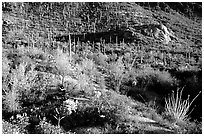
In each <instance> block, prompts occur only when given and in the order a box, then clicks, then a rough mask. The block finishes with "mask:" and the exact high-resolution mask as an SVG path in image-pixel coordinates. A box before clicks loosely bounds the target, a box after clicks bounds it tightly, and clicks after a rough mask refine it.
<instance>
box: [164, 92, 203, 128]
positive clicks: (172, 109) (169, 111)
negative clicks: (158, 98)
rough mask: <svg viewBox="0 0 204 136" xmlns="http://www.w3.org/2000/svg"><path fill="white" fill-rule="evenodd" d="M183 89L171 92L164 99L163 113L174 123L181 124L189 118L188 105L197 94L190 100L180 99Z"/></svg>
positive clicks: (189, 105)
mask: <svg viewBox="0 0 204 136" xmlns="http://www.w3.org/2000/svg"><path fill="white" fill-rule="evenodd" d="M182 93H183V89H181V91H180V92H179V89H178V90H177V92H176V93H174V92H173V93H172V94H171V96H169V97H168V98H167V99H165V102H166V104H165V110H166V111H165V113H166V115H167V116H169V119H170V121H173V122H174V123H176V124H181V123H182V124H183V123H186V122H187V121H188V120H189V114H190V113H191V111H190V107H191V105H192V103H193V101H194V100H195V99H196V98H197V97H198V95H199V94H200V93H199V94H198V95H197V96H196V97H195V98H194V99H193V100H192V101H191V102H190V100H189V97H188V99H186V100H182Z"/></svg>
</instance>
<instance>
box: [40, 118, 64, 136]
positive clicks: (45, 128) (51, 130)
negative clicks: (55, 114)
mask: <svg viewBox="0 0 204 136" xmlns="http://www.w3.org/2000/svg"><path fill="white" fill-rule="evenodd" d="M40 128H41V130H42V132H41V133H42V134H65V133H67V132H65V131H64V130H63V129H62V128H61V127H60V126H54V125H52V124H50V123H48V122H46V121H44V120H42V121H41V122H40Z"/></svg>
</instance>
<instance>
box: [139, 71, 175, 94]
mask: <svg viewBox="0 0 204 136" xmlns="http://www.w3.org/2000/svg"><path fill="white" fill-rule="evenodd" d="M135 81H136V87H137V88H138V89H140V90H142V91H150V92H156V93H157V94H163V95H165V94H168V93H169V92H170V91H171V90H172V87H176V85H177V81H176V79H175V78H173V77H172V76H171V74H170V73H168V72H167V71H158V70H153V69H152V68H145V69H143V70H139V71H137V72H136V75H135Z"/></svg>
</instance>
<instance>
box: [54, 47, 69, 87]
mask: <svg viewBox="0 0 204 136" xmlns="http://www.w3.org/2000/svg"><path fill="white" fill-rule="evenodd" d="M53 57H54V59H55V66H56V67H57V69H58V74H59V75H61V76H62V84H63V82H64V77H65V76H66V75H72V74H73V64H72V62H71V61H72V59H71V58H70V56H69V55H68V54H66V53H63V52H62V50H59V49H57V50H56V51H55V53H54V55H53Z"/></svg>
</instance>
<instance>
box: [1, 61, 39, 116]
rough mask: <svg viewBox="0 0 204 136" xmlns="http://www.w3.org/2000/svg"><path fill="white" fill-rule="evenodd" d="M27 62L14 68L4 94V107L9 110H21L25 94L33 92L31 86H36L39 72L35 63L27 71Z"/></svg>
mask: <svg viewBox="0 0 204 136" xmlns="http://www.w3.org/2000/svg"><path fill="white" fill-rule="evenodd" d="M27 66H28V65H27V63H21V64H20V65H19V67H18V68H17V69H13V70H12V72H11V74H10V77H9V83H8V84H7V86H8V87H7V90H4V91H5V95H3V104H4V106H5V107H4V108H5V109H7V110H8V111H9V112H15V111H19V110H20V109H21V105H22V100H23V99H24V96H28V95H30V93H31V88H32V87H33V86H34V84H35V83H34V80H35V77H36V75H37V72H36V71H34V65H31V66H30V70H29V71H26V69H27Z"/></svg>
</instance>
